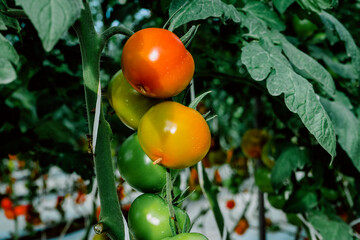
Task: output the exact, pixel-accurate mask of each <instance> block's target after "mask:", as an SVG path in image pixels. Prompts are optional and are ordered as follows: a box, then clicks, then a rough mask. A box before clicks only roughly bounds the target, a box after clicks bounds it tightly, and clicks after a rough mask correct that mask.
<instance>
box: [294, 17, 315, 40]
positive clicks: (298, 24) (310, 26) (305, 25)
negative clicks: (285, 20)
mask: <svg viewBox="0 0 360 240" xmlns="http://www.w3.org/2000/svg"><path fill="white" fill-rule="evenodd" d="M292 20H293V22H292V23H293V27H294V30H295V32H296V34H297V36H298V37H300V38H307V37H310V36H311V35H312V34H313V33H314V31H315V30H316V29H317V26H316V25H315V24H314V23H312V22H311V21H310V20H308V19H300V18H299V17H298V16H297V15H294V16H293V19H292Z"/></svg>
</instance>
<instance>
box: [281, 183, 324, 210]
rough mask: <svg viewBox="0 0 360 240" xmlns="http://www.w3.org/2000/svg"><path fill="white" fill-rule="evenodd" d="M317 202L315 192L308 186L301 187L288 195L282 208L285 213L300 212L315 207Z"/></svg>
mask: <svg viewBox="0 0 360 240" xmlns="http://www.w3.org/2000/svg"><path fill="white" fill-rule="evenodd" d="M317 204H318V201H317V197H316V192H315V191H314V190H313V189H309V187H302V188H300V189H298V190H297V191H295V192H293V193H292V194H291V195H290V197H289V199H288V200H287V201H286V203H285V205H284V208H283V209H284V211H285V212H287V213H302V212H306V211H308V210H310V209H312V208H314V207H316V205H317Z"/></svg>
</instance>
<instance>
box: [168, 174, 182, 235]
mask: <svg viewBox="0 0 360 240" xmlns="http://www.w3.org/2000/svg"><path fill="white" fill-rule="evenodd" d="M172 191H173V183H172V180H171V172H170V169H169V168H166V202H167V204H168V206H169V212H170V218H171V221H174V223H175V228H176V234H178V233H180V232H181V229H180V226H179V223H178V222H177V219H176V214H175V210H174V206H173V204H172V200H173V199H172Z"/></svg>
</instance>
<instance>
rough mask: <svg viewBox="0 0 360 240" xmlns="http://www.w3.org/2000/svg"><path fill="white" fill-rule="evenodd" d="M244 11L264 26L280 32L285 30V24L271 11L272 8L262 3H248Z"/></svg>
mask: <svg viewBox="0 0 360 240" xmlns="http://www.w3.org/2000/svg"><path fill="white" fill-rule="evenodd" d="M242 10H243V11H245V12H246V13H247V14H250V15H252V16H253V17H255V18H257V19H258V20H259V21H260V22H262V23H263V25H264V26H269V27H270V28H272V29H275V30H279V31H283V30H285V24H284V22H283V21H281V19H280V18H279V17H278V15H276V13H275V12H274V11H272V10H270V8H269V7H268V6H266V5H265V4H264V3H262V2H259V1H251V2H248V3H247V4H246V5H245V6H244V8H243V9H242Z"/></svg>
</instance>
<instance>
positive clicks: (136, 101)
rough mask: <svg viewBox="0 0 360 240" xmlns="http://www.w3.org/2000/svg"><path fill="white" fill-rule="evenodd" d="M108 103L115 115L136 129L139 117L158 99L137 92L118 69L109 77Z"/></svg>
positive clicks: (157, 101)
mask: <svg viewBox="0 0 360 240" xmlns="http://www.w3.org/2000/svg"><path fill="white" fill-rule="evenodd" d="M107 94H108V99H109V103H110V105H111V106H112V107H113V108H114V110H115V113H116V115H117V116H118V117H119V118H120V120H121V121H122V122H123V123H124V124H125V125H126V126H128V127H129V128H131V129H137V127H138V125H139V122H140V119H141V117H142V116H143V115H144V114H145V113H146V111H147V110H149V108H151V107H152V106H153V105H155V104H156V103H159V102H160V100H158V99H154V98H149V97H146V96H144V95H142V94H140V93H138V92H137V91H136V90H135V89H134V88H133V87H132V86H131V85H130V84H129V83H128V81H126V79H125V77H124V74H123V72H122V71H121V70H120V71H118V72H117V73H116V74H115V75H114V76H113V77H112V79H111V81H110V83H109V86H108V90H107Z"/></svg>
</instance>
